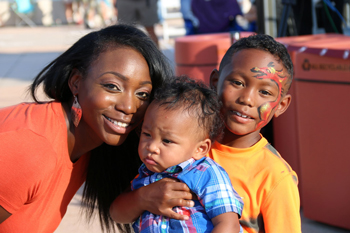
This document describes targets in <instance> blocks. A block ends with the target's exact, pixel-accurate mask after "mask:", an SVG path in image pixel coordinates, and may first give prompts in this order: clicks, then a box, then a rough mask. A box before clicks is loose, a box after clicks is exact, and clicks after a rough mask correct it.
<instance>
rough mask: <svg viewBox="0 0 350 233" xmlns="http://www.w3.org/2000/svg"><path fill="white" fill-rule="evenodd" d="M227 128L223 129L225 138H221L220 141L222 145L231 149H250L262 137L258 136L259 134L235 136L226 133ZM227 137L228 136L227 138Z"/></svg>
mask: <svg viewBox="0 0 350 233" xmlns="http://www.w3.org/2000/svg"><path fill="white" fill-rule="evenodd" d="M226 131H227V128H226V129H225V134H226V137H225V136H224V137H223V140H221V141H220V143H221V144H222V145H225V146H229V147H233V148H240V149H244V148H250V147H252V146H254V145H255V144H256V143H258V142H259V141H260V140H261V139H262V138H263V136H262V135H261V134H260V132H254V133H253V134H248V135H243V136H241V135H235V134H232V133H231V132H226ZM227 135H230V136H229V137H227Z"/></svg>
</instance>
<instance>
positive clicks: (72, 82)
mask: <svg viewBox="0 0 350 233" xmlns="http://www.w3.org/2000/svg"><path fill="white" fill-rule="evenodd" d="M82 79H83V76H82V74H81V73H80V71H79V70H77V69H73V70H72V73H71V75H70V77H69V79H68V86H69V89H70V91H71V92H72V94H73V95H76V94H78V90H79V84H80V82H81V80H82Z"/></svg>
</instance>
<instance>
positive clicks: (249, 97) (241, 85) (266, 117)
mask: <svg viewBox="0 0 350 233" xmlns="http://www.w3.org/2000/svg"><path fill="white" fill-rule="evenodd" d="M287 80H288V73H287V70H286V68H285V67H284V66H283V65H282V63H280V62H279V61H277V60H276V58H275V57H274V56H273V55H271V54H270V53H268V52H265V51H262V50H257V49H244V50H241V51H238V52H237V53H235V54H234V55H233V57H232V60H231V62H230V63H229V64H227V65H226V66H225V67H224V68H223V69H222V70H221V72H220V77H219V81H218V84H217V92H218V95H219V96H220V99H221V100H222V102H223V107H222V113H223V115H224V119H225V123H226V127H227V128H228V129H229V130H230V131H231V132H232V133H233V134H235V135H248V134H251V133H253V134H258V133H259V132H260V129H261V128H262V127H264V126H265V125H266V124H267V123H268V122H269V121H270V120H271V118H272V117H273V116H274V114H275V113H276V112H277V111H279V110H280V107H281V106H279V105H280V103H281V101H282V100H283V97H284V95H285V93H284V88H285V85H286V83H287ZM277 113H278V112H277Z"/></svg>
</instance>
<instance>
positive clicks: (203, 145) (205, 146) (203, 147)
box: [192, 138, 211, 160]
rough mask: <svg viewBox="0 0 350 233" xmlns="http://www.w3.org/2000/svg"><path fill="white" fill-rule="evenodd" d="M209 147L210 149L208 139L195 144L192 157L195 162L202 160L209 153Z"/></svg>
mask: <svg viewBox="0 0 350 233" xmlns="http://www.w3.org/2000/svg"><path fill="white" fill-rule="evenodd" d="M210 147H211V140H210V139H209V138H207V139H205V140H203V141H200V142H199V143H198V144H197V147H196V151H195V153H194V155H193V156H192V157H193V158H194V159H195V160H198V159H201V158H203V157H204V156H206V154H207V153H208V152H209V149H210Z"/></svg>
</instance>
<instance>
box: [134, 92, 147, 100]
mask: <svg viewBox="0 0 350 233" xmlns="http://www.w3.org/2000/svg"><path fill="white" fill-rule="evenodd" d="M137 96H138V97H139V98H140V99H142V100H148V99H149V93H148V92H138V93H137Z"/></svg>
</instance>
